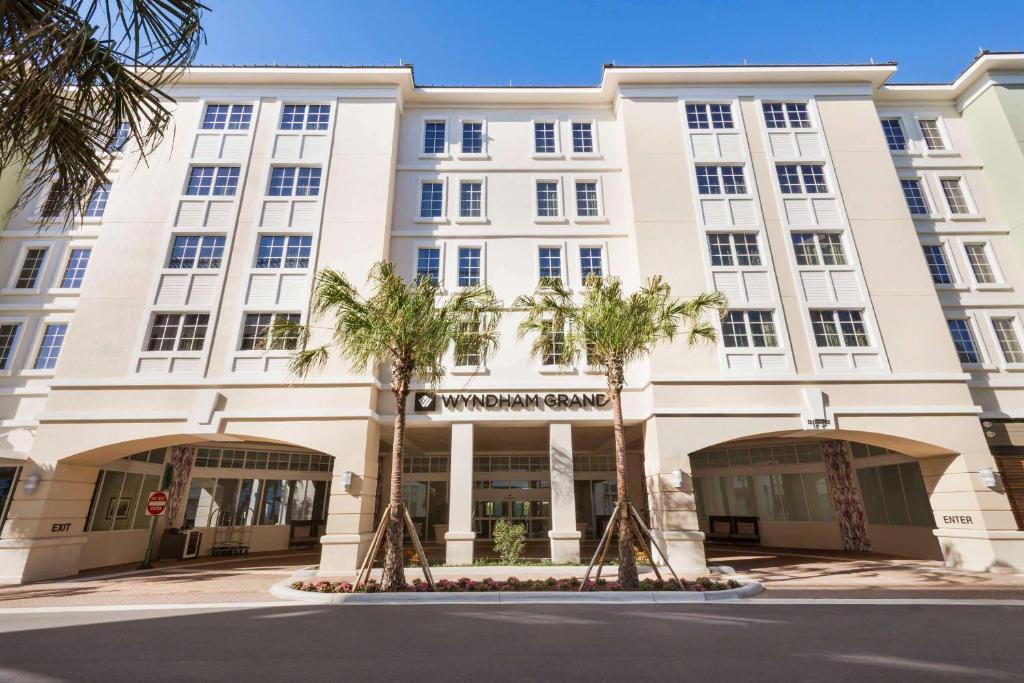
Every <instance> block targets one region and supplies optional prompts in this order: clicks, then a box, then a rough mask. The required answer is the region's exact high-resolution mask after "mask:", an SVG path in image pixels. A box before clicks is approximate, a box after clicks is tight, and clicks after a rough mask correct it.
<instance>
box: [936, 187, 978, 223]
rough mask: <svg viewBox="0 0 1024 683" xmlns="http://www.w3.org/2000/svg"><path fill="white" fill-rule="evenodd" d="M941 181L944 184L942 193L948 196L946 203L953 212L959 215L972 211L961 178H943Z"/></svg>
mask: <svg viewBox="0 0 1024 683" xmlns="http://www.w3.org/2000/svg"><path fill="white" fill-rule="evenodd" d="M939 182H940V183H941V184H942V194H943V195H945V197H946V205H947V206H948V207H949V212H950V213H951V214H953V215H958V216H959V215H965V214H969V213H971V207H970V205H969V204H968V203H967V197H966V196H965V195H964V186H963V183H962V181H961V180H960V178H942V179H941V180H940V181H939Z"/></svg>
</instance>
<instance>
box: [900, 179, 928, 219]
mask: <svg viewBox="0 0 1024 683" xmlns="http://www.w3.org/2000/svg"><path fill="white" fill-rule="evenodd" d="M900 185H901V186H902V187H903V197H904V199H906V200H907V208H908V209H910V213H911V214H913V215H914V216H927V215H928V214H929V213H931V212H930V211H929V210H928V200H927V199H926V198H925V196H924V189H922V187H921V179H920V178H900Z"/></svg>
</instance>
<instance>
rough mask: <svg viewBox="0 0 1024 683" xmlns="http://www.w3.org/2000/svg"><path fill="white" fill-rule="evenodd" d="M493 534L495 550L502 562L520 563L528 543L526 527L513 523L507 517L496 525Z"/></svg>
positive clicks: (507, 563)
mask: <svg viewBox="0 0 1024 683" xmlns="http://www.w3.org/2000/svg"><path fill="white" fill-rule="evenodd" d="M493 536H494V550H495V551H497V553H498V557H500V558H501V562H502V564H506V565H515V564H518V563H519V559H520V558H521V557H522V555H523V547H524V546H525V545H526V527H524V526H523V525H522V524H513V523H512V522H510V521H508V520H507V519H499V520H498V523H497V524H495V525H494V531H493Z"/></svg>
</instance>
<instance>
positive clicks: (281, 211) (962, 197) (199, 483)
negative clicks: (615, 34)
mask: <svg viewBox="0 0 1024 683" xmlns="http://www.w3.org/2000/svg"><path fill="white" fill-rule="evenodd" d="M895 72H896V67H895V66H894V65H889V64H886V65H843V66H760V67H755V66H750V67H748V66H735V67H614V66H608V67H605V69H604V72H603V77H602V79H601V83H600V85H597V86H586V87H552V88H533V87H523V88H502V87H426V86H419V85H417V84H416V83H415V82H414V79H413V72H412V69H411V68H410V67H398V68H371V67H365V68H364V67H357V68H345V67H322V68H318V67H300V68H299V67H297V68H286V67H196V68H194V69H192V70H191V71H190V72H189V73H188V74H187V75H186V76H185V77H184V78H183V79H182V80H181V82H180V83H179V84H178V85H177V86H176V87H175V88H174V89H173V91H172V94H173V96H174V98H175V100H176V104H175V105H174V110H175V116H174V121H173V128H172V129H171V130H169V131H168V134H167V136H166V140H165V141H164V142H163V144H162V145H161V146H160V147H159V148H158V149H157V150H156V151H155V152H153V153H152V154H151V155H150V156H149V158H148V162H147V163H140V161H139V159H138V156H137V154H136V153H135V152H133V150H132V149H130V148H121V149H115V150H114V151H113V152H112V154H114V157H115V159H114V168H113V173H112V174H111V183H110V185H109V186H108V187H105V188H101V189H100V190H98V191H97V194H96V195H95V196H94V201H93V203H92V204H91V205H90V208H89V210H88V211H87V212H86V214H85V215H84V216H82V217H80V218H76V219H75V220H74V225H73V227H72V228H71V229H66V228H64V227H63V226H62V225H61V222H60V220H59V219H58V220H56V221H55V220H54V219H51V218H47V217H46V215H45V214H46V211H45V201H44V200H43V199H41V200H40V201H39V202H37V203H36V204H35V205H34V206H31V207H29V208H28V209H27V210H26V211H24V212H21V213H17V214H15V215H12V216H11V217H10V219H9V220H8V222H7V225H6V228H5V229H4V231H3V233H2V234H0V237H2V239H0V266H2V271H3V272H4V273H6V275H5V276H4V277H6V278H7V279H6V281H5V282H3V283H2V284H0V286H2V290H0V524H2V530H0V581H4V582H19V581H27V580H33V579H39V578H45V577H52V576H64V575H70V574H74V573H76V572H78V571H80V570H83V569H88V568H94V567H100V566H106V565H115V564H123V563H128V562H137V561H139V560H140V559H141V558H142V556H143V553H144V551H145V548H146V542H147V538H148V536H149V518H148V517H146V515H145V506H144V502H145V499H146V497H147V494H148V493H149V492H151V491H153V490H155V489H157V488H158V487H160V486H162V485H163V484H162V483H161V477H162V476H164V473H165V470H168V469H171V468H169V467H168V465H169V463H171V462H172V461H173V462H174V463H176V464H177V465H178V467H177V468H174V469H173V471H172V472H170V473H169V474H170V475H171V476H173V479H172V480H171V481H172V483H173V485H174V486H175V487H176V488H177V489H178V490H180V491H181V493H182V497H181V504H180V506H178V508H177V510H176V511H175V512H174V514H173V516H169V517H167V518H162V519H161V520H160V522H159V530H160V531H161V533H160V535H159V537H158V542H159V546H160V547H159V554H160V555H162V556H166V557H180V556H181V554H182V552H183V549H182V546H183V545H184V546H185V551H188V552H187V554H189V555H192V554H198V555H208V554H211V553H214V552H231V551H233V550H237V549H238V548H239V547H240V546H245V547H247V548H248V549H249V550H251V551H262V550H280V549H285V548H288V547H295V546H298V545H303V544H307V545H316V544H319V545H320V546H321V547H322V564H321V566H322V568H323V570H324V571H325V572H333V573H337V572H342V571H346V570H352V569H353V568H354V567H355V566H356V565H357V563H358V561H359V559H360V558H361V555H362V553H364V552H365V550H366V547H367V545H368V544H369V540H370V536H371V533H372V530H373V528H374V515H375V510H377V508H378V505H379V492H380V487H381V484H380V482H381V481H382V480H383V481H386V476H385V475H386V472H387V471H388V468H389V467H390V463H389V452H390V445H389V443H388V442H389V440H390V438H391V425H392V423H393V420H394V417H395V416H394V407H393V401H392V397H391V394H390V391H389V390H388V386H387V382H386V379H383V376H373V375H371V374H367V373H365V372H356V371H353V370H352V369H351V368H349V367H348V366H347V365H345V364H344V363H342V362H341V361H338V360H332V361H331V363H330V364H329V365H328V367H327V368H326V369H325V370H324V371H323V372H321V373H320V374H317V375H315V376H312V377H310V378H308V379H306V380H303V381H296V380H294V378H292V377H289V376H288V374H287V371H286V364H287V360H288V355H289V349H287V348H268V347H267V343H266V339H265V337H264V336H263V335H262V334H261V333H262V331H263V330H265V329H266V327H267V326H268V325H270V324H271V323H272V321H273V320H274V319H275V318H278V317H281V316H291V317H293V318H294V319H297V320H304V319H305V317H306V316H307V313H308V307H309V293H310V288H311V284H312V277H313V275H314V273H315V272H316V270H317V269H318V268H321V267H326V266H330V267H332V268H335V269H338V270H341V271H343V272H345V273H347V274H348V275H349V276H350V277H352V278H354V279H356V280H361V279H362V278H363V277H364V276H365V274H366V273H367V271H368V269H369V267H370V265H371V264H372V263H373V262H375V261H377V260H380V259H388V260H391V261H393V262H394V263H396V264H397V265H398V267H399V268H400V269H401V271H402V272H403V273H404V274H405V275H406V276H407V277H409V278H414V277H416V276H425V277H432V278H436V279H437V280H438V281H439V282H440V283H442V285H443V287H444V289H445V291H446V292H452V291H455V290H456V289H457V288H459V287H462V286H465V285H467V284H473V283H476V282H485V283H486V284H488V285H490V286H491V287H493V288H494V290H495V291H496V293H497V295H498V296H499V297H500V298H501V299H502V300H503V301H505V302H507V303H510V302H512V300H513V299H514V298H515V297H516V296H517V295H519V294H522V293H526V292H530V291H533V290H534V289H536V287H537V286H538V283H539V282H540V280H541V278H550V277H554V278H561V279H562V280H563V281H564V282H565V283H566V284H567V285H568V287H569V288H570V289H572V290H574V291H579V290H580V288H581V286H582V282H583V279H584V277H585V275H586V274H587V273H597V274H600V275H603V276H615V277H619V278H622V280H623V281H624V282H625V284H626V286H627V287H628V288H635V287H637V286H639V284H640V283H641V282H642V281H643V280H644V279H645V278H647V277H649V276H652V275H655V274H660V275H663V276H664V277H665V278H666V279H667V281H668V282H669V283H670V285H671V286H672V288H673V292H674V293H675V294H676V295H678V296H690V295H693V294H696V293H698V292H700V291H706V290H709V289H714V288H717V289H720V290H722V291H723V292H725V293H726V294H727V295H728V297H729V302H730V312H729V314H728V316H727V317H726V318H725V319H724V320H723V321H721V323H720V326H721V339H720V341H719V343H718V345H717V347H716V346H708V347H704V348H698V349H695V350H688V349H687V348H686V347H685V345H684V344H683V343H679V344H674V345H666V346H663V347H659V348H658V349H657V351H656V352H655V353H654V355H653V357H652V358H651V359H650V360H649V361H648V362H643V363H637V364H636V365H635V366H633V367H631V368H630V369H629V373H628V386H627V388H626V390H625V393H624V410H625V418H626V422H627V440H628V448H629V454H630V457H629V465H630V491H629V495H630V496H631V497H632V498H633V500H634V501H635V502H636V503H637V505H638V506H639V507H641V508H642V510H643V511H644V512H645V514H646V515H647V516H648V517H649V520H650V522H651V524H652V526H653V527H654V529H655V530H656V533H657V535H658V536H659V538H660V539H661V540H662V541H663V543H664V545H665V547H666V548H667V555H668V556H669V557H668V559H669V561H670V562H671V563H672V564H673V566H674V567H675V568H676V570H677V571H679V572H688V573H692V572H697V571H703V570H704V568H705V566H706V562H705V555H704V543H705V541H706V540H711V541H718V542H747V543H760V544H761V545H764V546H771V547H791V548H792V547H795V548H816V549H836V550H839V549H843V548H849V549H871V550H873V551H875V552H880V553H889V554H896V555H903V556H909V557H918V558H930V559H941V558H944V559H945V560H946V562H947V563H948V564H950V565H953V566H959V567H964V568H968V569H976V570H1000V569H1002V570H1006V569H1013V570H1017V571H1021V570H1024V531H1021V521H1022V520H1021V514H1022V512H1024V510H1022V509H1021V507H1020V506H1022V505H1024V493H1022V487H1024V476H1022V474H1018V473H1024V470H1022V469H1021V468H1022V465H1021V463H1022V462H1024V460H1022V456H1021V454H1022V453H1024V451H1022V450H1019V447H1018V444H1017V438H1016V434H1017V432H1016V429H1015V425H1016V421H1017V420H1021V419H1024V398H1022V396H1024V394H1022V389H1024V375H1022V374H1021V371H1022V370H1024V351H1022V346H1021V344H1022V342H1021V339H1022V334H1024V331H1022V329H1021V318H1020V316H1021V311H1022V309H1024V271H1022V269H1021V254H1024V252H1022V251H1020V250H1019V248H1018V246H1016V245H1019V244H1021V237H1022V235H1024V204H1022V203H1021V202H1022V200H1021V199H1020V198H1019V197H1018V195H1019V194H1020V192H1019V188H1020V182H1021V179H1022V178H1024V151H1022V148H1021V143H1020V140H1024V134H1021V132H1022V131H1024V90H1022V87H1024V86H1022V84H1024V57H1022V56H1020V55H999V54H985V55H982V56H979V58H978V59H976V60H975V61H974V62H973V63H972V64H971V65H970V66H969V68H968V69H967V70H966V71H965V72H964V73H963V74H961V75H960V76H959V77H958V78H957V79H956V80H955V81H953V82H952V83H950V84H940V85H921V86H901V85H891V84H888V81H889V79H890V78H891V77H893V75H894V74H895ZM114 147H116V145H114ZM1007 174H1009V178H1011V179H1012V182H1008V179H1007ZM1014 188H1016V189H1014ZM16 189H17V187H16V186H14V185H12V184H11V183H10V182H9V183H8V186H7V187H6V188H4V191H5V192H6V194H7V196H10V195H11V193H12V192H13V191H15V190H16ZM519 315H520V314H519V313H518V312H516V311H514V310H510V311H509V312H508V313H507V315H506V316H505V317H504V319H503V322H502V324H501V334H502V341H501V346H500V349H499V350H498V351H497V352H495V353H493V354H492V355H491V356H490V357H488V358H486V359H484V360H483V363H482V367H481V368H480V369H479V370H476V368H475V367H474V364H473V361H474V359H465V358H455V357H452V358H451V359H450V363H449V373H448V375H447V377H446V378H445V379H444V381H443V382H442V384H441V386H440V387H438V388H437V397H438V399H439V400H437V401H436V402H435V405H434V406H433V407H432V409H429V410H423V409H422V406H421V409H420V410H416V409H415V407H414V405H413V403H412V402H410V407H409V415H408V424H409V431H408V441H409V447H408V459H407V462H406V464H405V468H406V473H405V481H406V487H405V488H406V491H405V494H406V500H407V501H408V503H409V505H410V510H411V512H412V514H413V517H414V519H415V521H416V523H417V525H418V526H419V527H420V529H421V530H422V532H423V535H424V536H425V537H426V539H427V540H428V542H430V543H431V544H436V545H433V546H431V547H433V550H432V551H431V554H432V556H433V557H435V558H438V559H439V558H441V557H445V558H446V559H447V561H448V562H449V563H454V564H457V563H468V562H470V561H471V560H472V558H473V557H474V554H476V555H479V554H480V553H481V552H484V550H485V549H486V546H487V544H486V540H487V539H488V537H489V535H490V531H491V527H492V524H493V523H494V522H495V521H496V520H497V519H501V518H511V519H513V520H516V521H520V522H522V523H524V524H525V525H526V526H527V529H528V532H529V536H530V538H531V539H536V540H537V541H539V542H540V543H549V544H550V555H551V557H553V558H555V559H557V560H566V559H569V560H572V559H578V558H579V556H580V552H581V550H580V547H581V543H582V544H584V554H585V552H586V544H587V541H592V540H593V539H594V538H595V537H596V536H597V535H599V534H600V533H601V531H602V529H603V525H604V523H605V522H606V521H607V518H608V515H609V513H610V512H611V509H610V501H611V500H612V499H613V495H614V473H613V471H612V470H613V465H612V463H613V458H612V438H611V436H612V435H611V427H610V411H609V410H608V408H607V407H606V406H604V405H603V401H602V400H600V394H601V392H602V391H603V389H604V381H603V377H602V375H601V374H600V373H599V372H596V371H595V369H593V368H590V367H587V366H585V365H576V366H566V365H563V364H561V363H559V362H557V360H558V359H553V361H552V362H549V363H545V362H540V361H537V360H534V359H531V358H530V357H529V354H528V344H526V343H524V342H520V341H518V340H517V339H516V325H517V322H518V320H519ZM382 380H383V381H382ZM595 395H596V398H595ZM1021 443H1024V437H1022V438H1021ZM165 483H166V482H165ZM167 529H174V530H177V529H185V530H189V529H191V530H193V531H194V532H195V531H198V532H199V533H198V534H195V533H193V534H191V535H185V534H180V533H166V530H167ZM186 541H191V543H187V542H186Z"/></svg>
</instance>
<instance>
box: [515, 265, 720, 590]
mask: <svg viewBox="0 0 1024 683" xmlns="http://www.w3.org/2000/svg"><path fill="white" fill-rule="evenodd" d="M541 284H542V287H543V289H541V290H540V291H538V292H536V293H534V294H529V295H523V296H520V297H519V298H518V299H516V302H515V306H516V307H517V308H523V309H525V310H526V318H525V319H524V320H523V321H522V322H521V323H520V325H519V335H520V337H522V336H525V335H533V337H534V340H533V346H532V349H531V350H532V352H533V355H534V356H536V357H539V358H545V357H550V356H552V355H555V356H561V358H562V363H563V364H566V365H568V364H571V363H572V362H573V361H574V360H575V359H576V358H578V357H580V356H584V358H585V360H586V361H587V363H588V364H590V365H594V366H600V367H601V368H602V369H603V370H604V374H605V378H606V380H607V383H608V391H607V393H608V398H609V399H610V400H611V404H612V430H613V432H614V436H615V483H616V487H617V493H616V501H617V508H616V510H617V514H618V518H617V520H616V521H617V523H618V539H619V541H618V543H619V583H620V584H621V585H622V587H623V588H625V589H627V590H635V589H636V588H637V587H638V585H639V578H638V575H637V571H636V558H635V556H634V543H635V539H634V538H633V526H634V524H633V521H632V519H631V515H632V514H635V513H633V512H632V508H631V507H630V504H629V501H628V499H627V498H626V491H627V488H626V486H627V484H626V437H625V430H624V427H623V423H622V388H623V386H625V383H626V374H625V373H626V366H627V365H629V363H631V362H633V361H635V360H639V359H641V358H645V357H647V356H649V355H650V353H651V350H652V349H653V348H654V347H655V346H656V345H657V344H659V343H661V342H663V341H672V340H673V339H675V337H676V335H678V334H680V332H683V333H685V334H686V340H687V344H688V345H689V346H694V345H696V344H697V343H698V342H701V341H709V342H714V341H715V339H716V335H717V332H716V330H715V327H714V326H713V325H712V324H711V323H709V322H707V321H706V320H705V316H706V315H707V314H709V313H714V314H719V315H720V314H721V312H722V311H723V310H724V309H725V305H726V300H725V296H724V295H723V294H722V293H721V292H709V293H708V292H706V293H702V294H699V295H698V296H696V297H694V298H692V299H687V300H681V299H675V298H673V297H672V293H671V290H670V289H669V286H668V284H667V283H666V282H665V281H664V280H662V279H661V277H654V278H651V279H650V280H648V281H647V283H646V284H645V285H644V286H643V287H642V288H641V289H640V291H638V292H635V293H633V294H629V295H626V294H625V293H624V292H623V291H622V283H621V281H619V280H618V279H617V278H608V279H602V278H599V277H595V276H590V277H588V278H587V281H586V283H585V291H584V292H583V297H582V300H577V299H575V298H573V296H572V294H570V293H569V291H568V290H566V288H565V285H564V284H563V283H562V281H561V279H559V278H552V279H549V280H546V281H544V282H542V283H541ZM602 554H603V553H602ZM595 559H597V555H596V554H595Z"/></svg>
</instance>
